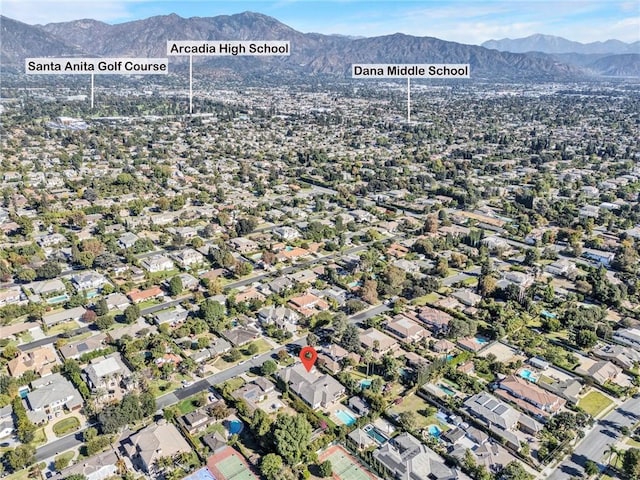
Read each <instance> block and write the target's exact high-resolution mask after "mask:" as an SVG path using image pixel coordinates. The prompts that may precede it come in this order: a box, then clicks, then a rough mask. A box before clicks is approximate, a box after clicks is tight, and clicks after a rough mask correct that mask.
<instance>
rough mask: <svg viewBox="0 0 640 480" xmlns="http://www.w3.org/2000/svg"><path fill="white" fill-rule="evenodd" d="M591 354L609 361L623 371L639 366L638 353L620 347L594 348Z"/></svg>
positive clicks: (639, 357) (602, 346) (603, 346)
mask: <svg viewBox="0 0 640 480" xmlns="http://www.w3.org/2000/svg"><path fill="white" fill-rule="evenodd" d="M591 353H593V354H594V355H595V356H596V357H598V358H601V359H603V360H609V361H610V362H613V363H615V364H616V365H618V366H619V367H622V368H623V369H624V370H632V369H633V368H635V366H636V365H637V364H640V352H638V351H637V350H634V349H632V348H629V347H623V346H622V345H609V344H603V345H601V346H599V347H598V348H594V349H593V350H592V351H591Z"/></svg>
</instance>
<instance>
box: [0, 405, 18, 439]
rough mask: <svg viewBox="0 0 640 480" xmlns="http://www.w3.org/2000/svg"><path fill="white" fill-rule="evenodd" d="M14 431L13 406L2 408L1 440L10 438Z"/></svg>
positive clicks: (0, 421)
mask: <svg viewBox="0 0 640 480" xmlns="http://www.w3.org/2000/svg"><path fill="white" fill-rule="evenodd" d="M14 430H15V429H14V426H13V409H12V408H11V405H7V406H5V407H2V408H0V438H6V437H8V436H9V435H11V434H12V433H13V432H14Z"/></svg>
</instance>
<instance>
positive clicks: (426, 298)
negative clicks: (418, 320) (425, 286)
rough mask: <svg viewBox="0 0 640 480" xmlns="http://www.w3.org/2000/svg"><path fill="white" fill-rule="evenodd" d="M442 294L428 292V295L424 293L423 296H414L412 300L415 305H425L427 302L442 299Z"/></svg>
mask: <svg viewBox="0 0 640 480" xmlns="http://www.w3.org/2000/svg"><path fill="white" fill-rule="evenodd" d="M440 298H441V297H440V295H438V294H437V293H435V292H431V293H428V294H427V295H423V296H422V297H418V298H414V299H413V300H411V303H412V304H413V305H418V306H420V307H421V306H424V305H427V304H431V303H435V302H437V301H438V300H439V299H440Z"/></svg>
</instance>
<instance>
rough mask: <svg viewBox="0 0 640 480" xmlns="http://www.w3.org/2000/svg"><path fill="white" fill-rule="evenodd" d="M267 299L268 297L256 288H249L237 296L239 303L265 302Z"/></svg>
mask: <svg viewBox="0 0 640 480" xmlns="http://www.w3.org/2000/svg"><path fill="white" fill-rule="evenodd" d="M266 299H267V297H265V296H264V295H263V294H262V293H260V292H259V291H258V289H257V288H256V287H249V288H247V289H246V290H243V291H242V292H240V293H238V294H237V295H236V302H238V303H240V302H251V301H252V300H257V301H259V302H264V301H265V300H266Z"/></svg>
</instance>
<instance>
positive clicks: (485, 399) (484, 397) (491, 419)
mask: <svg viewBox="0 0 640 480" xmlns="http://www.w3.org/2000/svg"><path fill="white" fill-rule="evenodd" d="M464 406H465V408H466V410H467V412H468V413H469V415H470V416H471V417H473V418H479V419H481V420H482V421H483V422H485V423H486V424H487V425H489V424H492V425H497V426H498V427H500V428H501V429H502V430H512V429H513V428H514V427H515V426H516V425H517V423H518V419H519V418H520V412H518V411H517V410H516V409H514V408H512V407H510V406H509V405H507V404H506V403H504V402H501V401H500V400H498V399H497V398H496V397H494V396H493V395H490V394H488V393H484V392H482V393H478V394H476V395H473V396H471V397H469V398H468V399H467V400H466V401H465V402H464Z"/></svg>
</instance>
